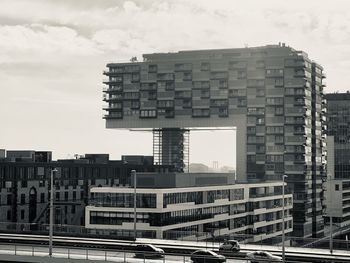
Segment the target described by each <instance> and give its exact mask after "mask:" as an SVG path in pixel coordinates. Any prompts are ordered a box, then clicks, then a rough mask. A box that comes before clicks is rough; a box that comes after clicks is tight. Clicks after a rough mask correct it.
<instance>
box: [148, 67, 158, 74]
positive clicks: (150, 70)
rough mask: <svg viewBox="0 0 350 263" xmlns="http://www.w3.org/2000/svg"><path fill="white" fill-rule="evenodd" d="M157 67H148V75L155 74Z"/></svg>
mask: <svg viewBox="0 0 350 263" xmlns="http://www.w3.org/2000/svg"><path fill="white" fill-rule="evenodd" d="M157 71H158V66H157V65H148V73H157Z"/></svg>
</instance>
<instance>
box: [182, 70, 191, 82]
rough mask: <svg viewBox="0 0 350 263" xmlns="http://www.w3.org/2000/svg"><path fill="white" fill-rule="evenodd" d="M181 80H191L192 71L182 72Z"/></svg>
mask: <svg viewBox="0 0 350 263" xmlns="http://www.w3.org/2000/svg"><path fill="white" fill-rule="evenodd" d="M183 80H184V81H186V80H192V72H184V77H183Z"/></svg>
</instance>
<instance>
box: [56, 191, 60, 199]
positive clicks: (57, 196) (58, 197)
mask: <svg viewBox="0 0 350 263" xmlns="http://www.w3.org/2000/svg"><path fill="white" fill-rule="evenodd" d="M59 200H60V192H56V201H59Z"/></svg>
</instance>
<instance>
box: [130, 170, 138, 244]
mask: <svg viewBox="0 0 350 263" xmlns="http://www.w3.org/2000/svg"><path fill="white" fill-rule="evenodd" d="M131 175H132V176H133V178H134V238H135V241H136V216H137V214H136V205H137V202H136V187H137V181H136V170H131Z"/></svg>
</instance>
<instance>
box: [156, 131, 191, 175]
mask: <svg viewBox="0 0 350 263" xmlns="http://www.w3.org/2000/svg"><path fill="white" fill-rule="evenodd" d="M189 140H190V131H189V130H188V129H181V128H163V129H153V157H154V164H155V165H172V166H174V171H175V172H188V171H189Z"/></svg>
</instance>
